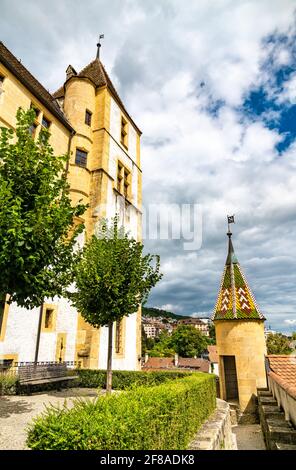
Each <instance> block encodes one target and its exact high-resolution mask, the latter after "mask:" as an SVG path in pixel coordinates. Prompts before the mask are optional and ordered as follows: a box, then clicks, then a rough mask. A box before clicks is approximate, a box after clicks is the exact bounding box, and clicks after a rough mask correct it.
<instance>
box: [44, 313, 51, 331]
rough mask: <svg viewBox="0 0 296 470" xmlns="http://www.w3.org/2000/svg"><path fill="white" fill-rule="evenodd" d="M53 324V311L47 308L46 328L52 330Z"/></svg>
mask: <svg viewBox="0 0 296 470" xmlns="http://www.w3.org/2000/svg"><path fill="white" fill-rule="evenodd" d="M52 323H53V309H51V308H47V309H46V310H45V319H44V328H46V329H49V328H52Z"/></svg>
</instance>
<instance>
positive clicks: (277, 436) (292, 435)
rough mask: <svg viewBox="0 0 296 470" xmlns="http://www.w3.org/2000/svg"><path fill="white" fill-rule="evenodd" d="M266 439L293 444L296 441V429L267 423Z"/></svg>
mask: <svg viewBox="0 0 296 470" xmlns="http://www.w3.org/2000/svg"><path fill="white" fill-rule="evenodd" d="M268 439H269V440H270V441H273V442H281V443H283V444H293V445H294V444H295V443H296V431H295V430H294V429H292V428H291V427H290V426H288V427H285V426H283V425H278V426H277V425H268Z"/></svg>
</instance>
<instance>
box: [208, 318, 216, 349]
mask: <svg viewBox="0 0 296 470" xmlns="http://www.w3.org/2000/svg"><path fill="white" fill-rule="evenodd" d="M209 339H210V340H211V341H209V343H210V344H216V329H215V325H214V323H212V322H211V323H210V325H209Z"/></svg>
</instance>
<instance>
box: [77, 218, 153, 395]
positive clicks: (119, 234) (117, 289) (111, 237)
mask: <svg viewBox="0 0 296 470" xmlns="http://www.w3.org/2000/svg"><path fill="white" fill-rule="evenodd" d="M143 248H144V246H143V245H142V243H140V242H137V241H136V240H134V239H133V238H130V237H129V236H128V234H126V233H125V232H124V229H123V228H122V227H121V228H119V225H118V217H117V216H116V217H115V218H114V220H113V223H112V225H111V227H110V228H109V227H108V224H107V222H106V221H102V222H101V226H100V229H99V233H98V236H95V235H94V236H93V237H92V238H91V239H90V240H89V241H88V242H87V243H86V244H85V245H84V247H83V249H82V251H81V255H80V260H79V262H78V263H77V265H76V267H75V280H76V290H75V292H72V293H69V298H70V300H71V301H72V303H73V305H74V306H75V307H76V308H77V310H78V311H79V312H81V315H82V316H83V318H84V319H85V320H86V321H87V322H88V323H90V324H91V325H93V326H94V327H96V328H99V327H101V326H108V359H107V393H110V392H111V388H112V343H113V322H115V321H120V320H121V319H122V318H123V317H124V316H127V315H130V314H132V313H134V312H136V311H137V309H138V307H139V305H140V304H141V303H143V302H145V301H146V300H147V297H148V294H149V292H150V290H151V288H152V287H153V286H155V284H156V283H157V282H158V281H159V279H160V278H161V274H160V263H159V257H158V256H153V255H150V254H147V255H143Z"/></svg>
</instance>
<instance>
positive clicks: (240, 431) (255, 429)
mask: <svg viewBox="0 0 296 470" xmlns="http://www.w3.org/2000/svg"><path fill="white" fill-rule="evenodd" d="M232 432H233V433H234V434H235V435H236V440H237V448H238V450H266V447H265V444H264V440H263V435H262V431H261V426H260V424H238V425H237V426H233V427H232Z"/></svg>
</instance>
